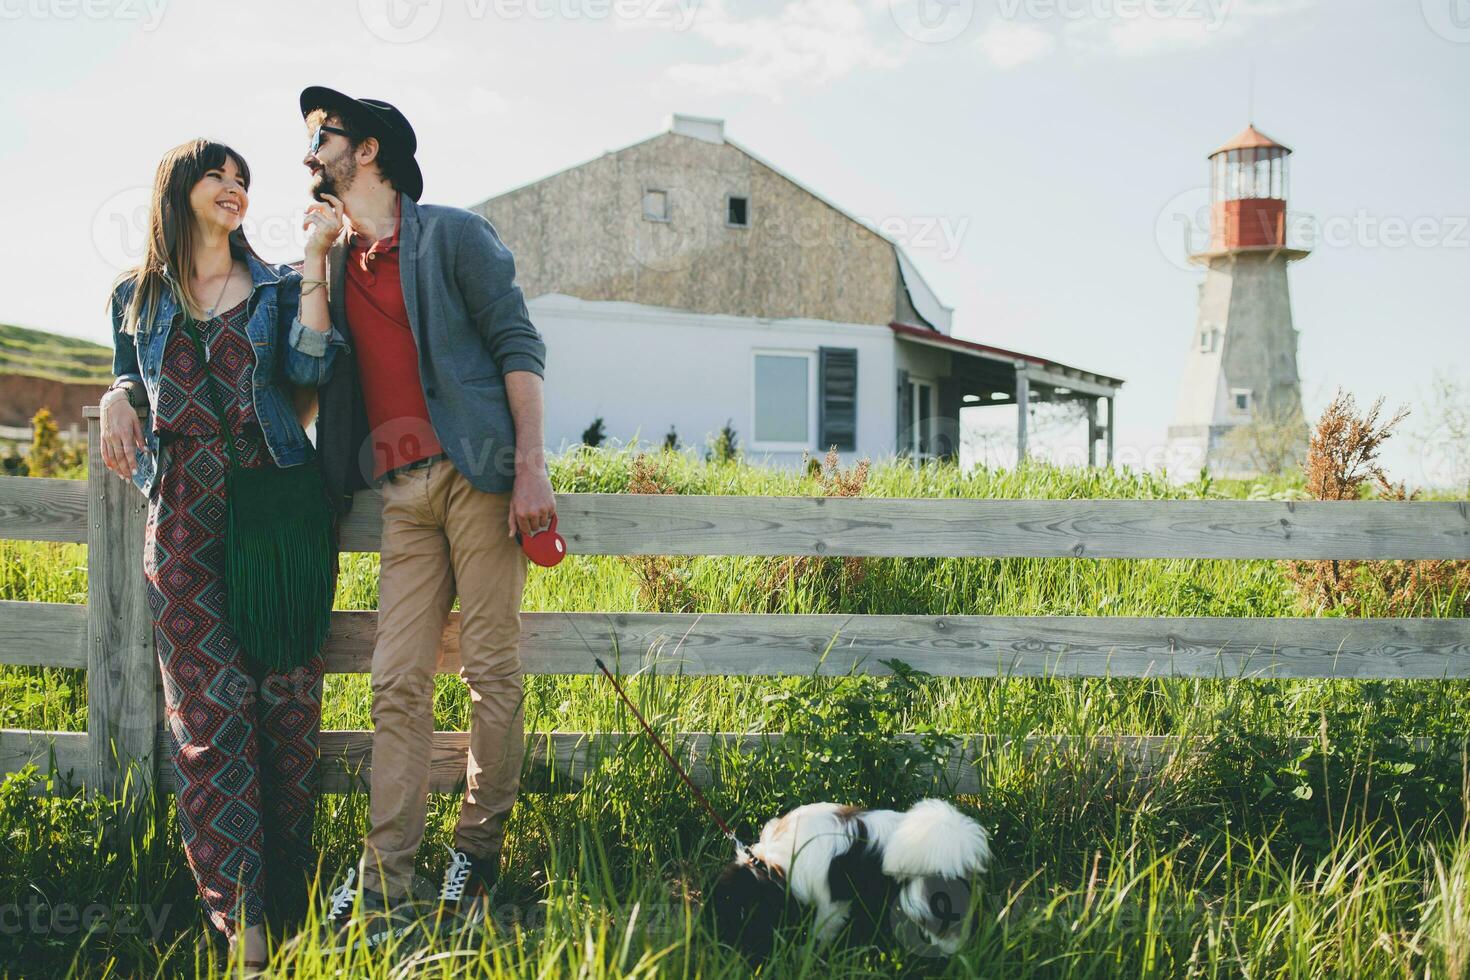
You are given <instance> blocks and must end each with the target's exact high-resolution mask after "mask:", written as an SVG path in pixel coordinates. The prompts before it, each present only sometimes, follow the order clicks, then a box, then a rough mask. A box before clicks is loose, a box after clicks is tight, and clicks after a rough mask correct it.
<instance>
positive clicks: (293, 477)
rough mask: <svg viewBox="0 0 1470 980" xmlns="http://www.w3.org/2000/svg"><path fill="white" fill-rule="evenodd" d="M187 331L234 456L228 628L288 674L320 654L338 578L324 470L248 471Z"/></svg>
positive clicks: (260, 659) (229, 476)
mask: <svg viewBox="0 0 1470 980" xmlns="http://www.w3.org/2000/svg"><path fill="white" fill-rule="evenodd" d="M184 326H185V329H186V330H187V331H188V334H189V338H190V339H191V340H192V341H193V342H194V350H195V352H196V353H197V354H198V356H199V359H200V361H201V362H202V363H203V364H204V366H205V387H206V388H208V389H209V399H210V402H211V403H212V404H213V405H214V413H215V415H217V416H218V417H219V424H220V436H221V438H222V439H223V440H224V444H225V451H226V453H227V454H228V455H229V459H230V466H229V470H228V471H227V473H226V474H225V508H226V514H227V516H226V524H225V596H226V604H227V611H228V619H229V623H230V626H231V627H232V628H233V629H234V630H235V635H236V636H237V637H238V638H239V640H240V645H241V646H242V647H243V648H244V650H245V655H246V657H248V658H249V659H250V660H251V661H252V662H253V663H255V664H256V665H258V666H260V667H263V668H267V669H271V670H290V669H292V668H294V667H299V666H301V665H302V664H304V663H306V662H307V661H308V660H310V659H311V658H312V657H313V656H315V655H317V654H318V653H320V652H321V649H322V644H323V642H324V641H325V640H326V638H327V627H328V625H329V624H330V621H331V615H332V597H333V593H334V591H335V586H336V577H337V549H336V546H335V543H334V541H333V538H332V521H333V515H332V510H331V505H330V504H329V503H328V502H327V493H326V485H325V484H324V483H323V482H322V474H321V469H320V468H319V466H318V465H317V461H316V460H315V459H314V458H313V459H311V460H308V461H307V462H305V463H302V464H300V465H298V466H287V467H279V466H275V465H274V464H271V465H267V466H263V467H259V468H249V467H242V466H240V464H239V460H238V459H237V458H236V456H235V440H234V439H233V438H231V435H230V427H229V423H228V421H227V420H226V418H225V413H224V409H223V407H222V406H221V405H220V401H219V394H218V392H216V391H215V388H216V385H215V383H214V381H213V379H212V377H211V376H210V375H209V358H208V356H207V355H206V353H205V351H204V344H203V343H202V342H201V341H200V339H199V330H198V327H197V325H196V324H195V322H194V319H193V318H192V317H190V316H189V315H188V314H187V313H186V314H185V317H184Z"/></svg>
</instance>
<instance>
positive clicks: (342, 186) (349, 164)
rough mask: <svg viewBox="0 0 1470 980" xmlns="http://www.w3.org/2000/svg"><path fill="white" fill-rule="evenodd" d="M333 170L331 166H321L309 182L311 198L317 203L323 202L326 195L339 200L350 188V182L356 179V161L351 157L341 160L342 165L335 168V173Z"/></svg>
mask: <svg viewBox="0 0 1470 980" xmlns="http://www.w3.org/2000/svg"><path fill="white" fill-rule="evenodd" d="M333 169H334V168H333V167H332V165H331V164H323V165H322V169H320V170H318V171H317V172H316V177H315V179H313V180H312V182H311V196H312V197H314V198H316V199H317V200H318V201H323V202H325V201H326V195H328V194H330V195H332V196H333V197H335V198H339V199H340V198H341V197H342V193H343V192H344V191H347V190H350V189H351V188H352V182H353V180H355V179H356V178H357V160H356V159H354V158H353V157H350V156H349V157H348V158H347V159H346V160H343V161H342V165H341V166H340V167H337V168H335V169H336V172H335V173H334V172H333Z"/></svg>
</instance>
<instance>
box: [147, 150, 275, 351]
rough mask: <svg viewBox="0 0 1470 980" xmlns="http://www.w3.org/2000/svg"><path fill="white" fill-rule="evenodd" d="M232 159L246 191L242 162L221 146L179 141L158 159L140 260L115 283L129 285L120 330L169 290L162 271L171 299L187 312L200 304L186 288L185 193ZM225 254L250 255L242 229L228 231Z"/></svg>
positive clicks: (189, 254) (188, 237)
mask: <svg viewBox="0 0 1470 980" xmlns="http://www.w3.org/2000/svg"><path fill="white" fill-rule="evenodd" d="M226 158H229V159H231V160H233V161H235V166H236V167H238V168H239V170H240V180H241V182H242V183H243V184H244V185H245V187H246V189H247V190H248V189H249V187H250V167H249V166H248V165H247V164H246V163H245V158H244V157H242V156H241V155H240V154H238V153H236V152H235V151H234V150H232V149H230V148H229V147H228V146H226V145H225V144H223V143H215V142H213V141H211V140H205V139H193V140H190V141H189V142H187V143H181V144H180V145H178V146H176V147H174V148H173V149H172V150H169V151H168V152H167V153H165V154H164V155H163V159H162V160H160V161H159V162H158V172H157V173H156V174H154V177H153V199H152V201H151V202H150V203H149V205H148V245H147V249H146V251H145V252H144V254H143V262H142V264H141V265H139V266H138V267H137V268H136V269H132V270H129V271H128V272H125V273H123V274H122V276H121V277H120V278H119V279H118V282H119V283H122V282H132V283H133V284H134V288H133V298H132V301H131V302H130V303H129V304H128V308H127V311H126V313H125V315H124V317H123V330H124V331H126V332H127V333H134V332H136V331H137V329H138V323H139V321H140V320H142V319H144V318H145V317H146V318H149V319H151V318H152V316H153V312H154V310H156V309H157V308H158V301H159V299H160V298H161V297H162V296H163V295H164V294H165V293H166V292H169V291H171V290H174V287H173V286H171V285H170V284H169V282H168V280H167V279H165V278H164V276H163V273H164V270H168V272H169V274H170V275H171V276H172V277H173V281H174V282H175V283H177V284H178V285H177V290H174V291H175V294H176V295H175V298H176V299H177V300H178V301H179V302H180V303H181V304H183V305H184V306H185V307H186V308H188V309H189V310H191V311H192V310H199V309H202V306H201V304H200V303H199V302H197V301H196V299H195V297H194V295H193V293H192V292H191V291H190V289H189V280H190V278H191V277H192V275H193V272H194V249H195V246H196V243H195V241H194V212H193V209H192V208H191V207H190V206H189V192H190V191H192V190H193V189H194V185H195V184H197V183H199V181H200V180H201V179H203V177H204V175H205V174H206V173H208V172H209V171H211V170H216V169H219V168H220V167H223V166H224V164H225V159H226ZM230 254H231V255H233V256H235V257H236V258H243V257H244V256H246V255H254V256H255V257H256V258H257V259H259V258H260V256H259V255H257V254H256V252H255V249H253V248H251V247H250V243H249V242H247V241H246V240H245V229H244V228H243V227H242V228H236V229H235V230H234V231H232V232H230Z"/></svg>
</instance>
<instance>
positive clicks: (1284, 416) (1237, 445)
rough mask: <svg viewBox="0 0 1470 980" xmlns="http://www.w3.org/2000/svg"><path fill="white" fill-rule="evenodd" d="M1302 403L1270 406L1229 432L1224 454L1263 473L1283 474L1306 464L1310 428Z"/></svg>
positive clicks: (1269, 474)
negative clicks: (1300, 404) (1305, 454)
mask: <svg viewBox="0 0 1470 980" xmlns="http://www.w3.org/2000/svg"><path fill="white" fill-rule="evenodd" d="M1310 428H1311V427H1310V426H1309V425H1308V423H1307V419H1306V416H1305V415H1303V414H1302V410H1301V406H1299V405H1295V404H1293V405H1291V406H1289V407H1285V408H1283V407H1279V406H1275V407H1266V408H1263V409H1262V410H1261V411H1260V412H1259V413H1258V414H1257V415H1256V416H1255V418H1253V419H1251V421H1249V422H1247V423H1246V424H1245V425H1240V426H1236V427H1235V428H1234V429H1231V430H1230V431H1229V432H1228V433H1226V435H1225V438H1224V440H1223V441H1222V443H1221V450H1222V452H1223V454H1224V455H1225V456H1226V457H1228V458H1229V459H1231V460H1232V461H1234V462H1235V463H1237V464H1238V465H1240V466H1241V467H1242V468H1245V469H1251V470H1254V471H1255V472H1256V473H1258V474H1260V475H1262V476H1280V475H1281V474H1282V473H1285V472H1286V471H1287V470H1289V469H1291V468H1293V467H1296V466H1300V465H1302V462H1303V460H1302V452H1303V450H1304V449H1306V447H1307V438H1308V433H1309V431H1310Z"/></svg>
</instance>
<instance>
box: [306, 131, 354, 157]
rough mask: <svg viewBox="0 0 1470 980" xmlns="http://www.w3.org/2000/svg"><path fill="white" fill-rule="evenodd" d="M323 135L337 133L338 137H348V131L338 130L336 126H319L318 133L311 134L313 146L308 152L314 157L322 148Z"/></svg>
mask: <svg viewBox="0 0 1470 980" xmlns="http://www.w3.org/2000/svg"><path fill="white" fill-rule="evenodd" d="M322 133H336V134H337V135H338V136H346V135H348V133H347V130H345V129H338V128H337V127H336V126H318V127H317V128H316V131H315V132H313V133H312V134H311V146H310V149H309V150H308V151H307V152H309V153H311V154H312V155H313V156H315V155H316V151H317V150H320V149H321V148H322Z"/></svg>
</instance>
